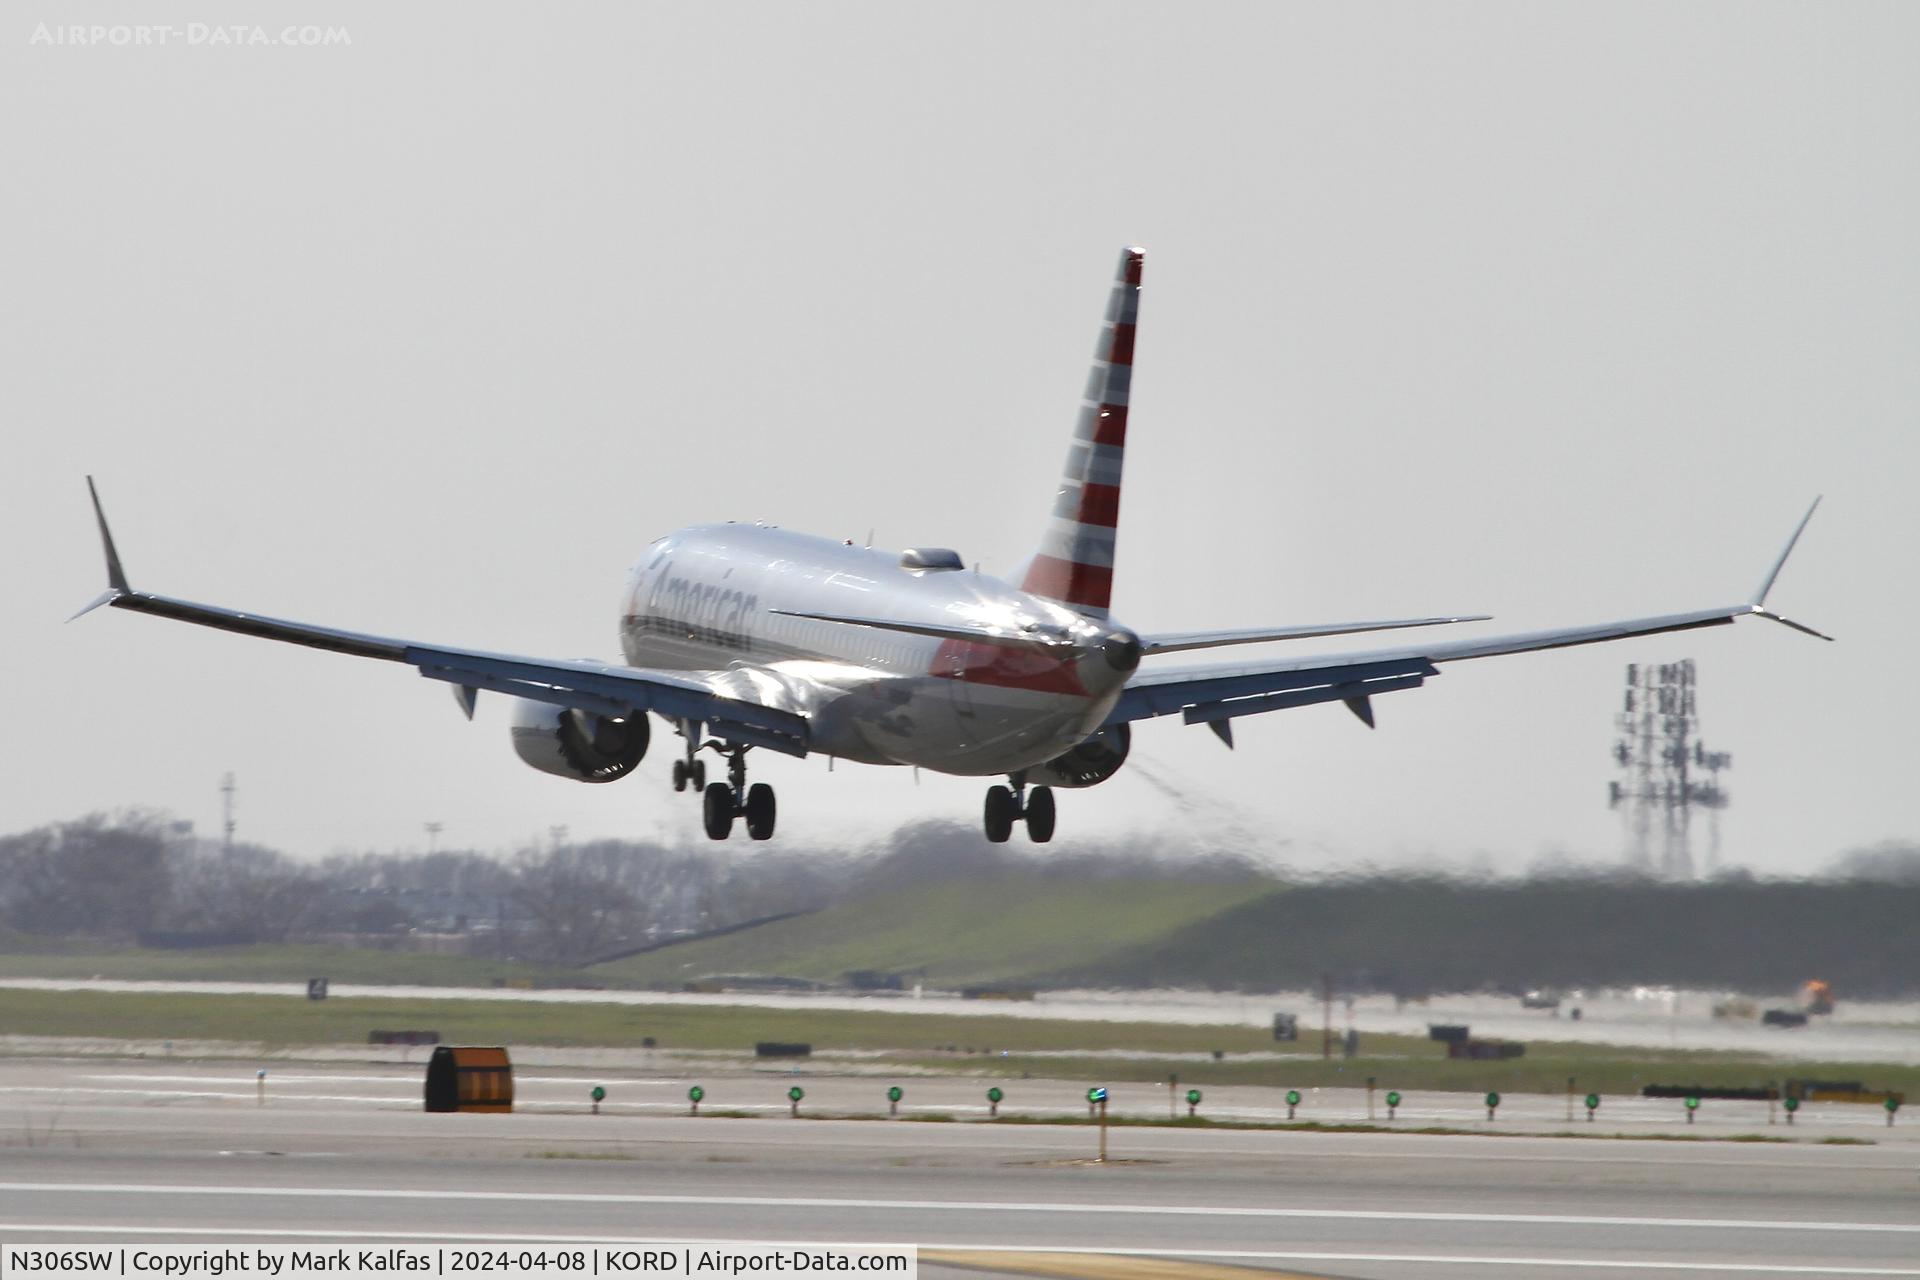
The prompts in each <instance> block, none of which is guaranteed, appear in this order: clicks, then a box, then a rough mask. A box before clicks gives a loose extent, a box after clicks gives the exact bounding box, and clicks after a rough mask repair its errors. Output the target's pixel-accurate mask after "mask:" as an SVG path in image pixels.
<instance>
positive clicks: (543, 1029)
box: [0, 990, 1273, 1070]
mask: <svg viewBox="0 0 1920 1280" xmlns="http://www.w3.org/2000/svg"><path fill="white" fill-rule="evenodd" d="M374 1028H383V1029H396V1030H398V1029H416V1030H427V1031H438V1032H439V1033H440V1034H441V1037H442V1038H443V1039H445V1040H447V1041H449V1042H452V1043H465V1044H521V1045H529V1044H538V1045H594V1046H606V1047H615V1048H618V1047H638V1046H639V1045H640V1044H641V1043H642V1041H643V1039H645V1038H647V1037H652V1038H653V1039H654V1040H655V1041H656V1042H657V1043H658V1045H659V1046H660V1047H661V1048H664V1049H721V1050H735V1051H740V1052H750V1051H751V1050H752V1048H753V1045H754V1042H755V1041H758V1040H786V1041H804V1042H806V1043H810V1044H812V1045H813V1046H814V1049H815V1051H816V1052H832V1051H834V1050H849V1049H881V1050H893V1051H901V1052H912V1053H916V1054H926V1055H929V1056H936V1057H939V1058H940V1060H941V1062H942V1066H943V1068H944V1069H948V1070H951V1069H952V1068H953V1067H954V1066H955V1065H956V1064H960V1063H964V1064H968V1065H979V1064H984V1063H987V1062H989V1061H991V1060H990V1059H988V1058H987V1057H985V1056H984V1053H985V1051H986V1050H987V1049H990V1048H991V1049H994V1050H996V1051H998V1050H1001V1049H1005V1050H1020V1051H1022V1052H1032V1051H1059V1050H1069V1049H1127V1050H1133V1051H1137V1052H1142V1053H1205V1052H1209V1051H1211V1050H1214V1049H1221V1050H1224V1051H1226V1052H1229V1053H1247V1052H1253V1051H1258V1050H1266V1049H1271V1048H1272V1043H1273V1042H1272V1041H1271V1040H1270V1039H1269V1038H1267V1035H1266V1033H1264V1032H1262V1031H1261V1030H1260V1029H1258V1028H1254V1027H1187V1026H1173V1025H1167V1024H1162V1023H1152V1022H1068V1021H1056V1020H1047V1019H1035V1018H1011V1017H997V1016H993V1015H984V1016H980V1017H972V1016H966V1015H951V1014H906V1013H893V1012H879V1011H874V1012H868V1011H865V1010H852V1011H845V1010H836V1009H754V1008H733V1007H726V1006H701V1005H624V1004H611V1003H601V1002H583V1003H577V1004H576V1003H566V1004H552V1003H544V1002H540V1001H529V1000H434V999H431V998H426V999H418V1000H415V999H387V998H371V997H369V998H347V997H333V998H331V999H327V1000H321V1001H310V1000H306V999H304V998H300V997H296V996H252V995H197V994H182V993H153V994H147V993H139V992H114V991H21V990H0V1030H5V1031H6V1032H8V1033H11V1034H15V1035H43V1036H94V1037H100V1036H104V1037H111V1038H120V1039H140V1040H238V1041H245V1042H248V1043H258V1044H269V1045H301V1044H338V1043H362V1044H364V1043H365V1042H366V1038H367V1032H368V1031H370V1030H373V1029H374ZM949 1044H951V1045H956V1046H959V1047H960V1048H962V1049H965V1048H973V1049H978V1050H981V1053H976V1054H973V1055H970V1056H969V1055H964V1054H944V1052H943V1050H944V1046H946V1045H949Z"/></svg>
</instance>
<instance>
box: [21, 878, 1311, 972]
mask: <svg viewBox="0 0 1920 1280" xmlns="http://www.w3.org/2000/svg"><path fill="white" fill-rule="evenodd" d="M1272 889H1273V886H1272V884H1271V883H1269V882H1264V881H1261V882H1247V883H1242V884H1179V883H1175V882H1172V881H1160V880H1097V881H1076V880H1062V879H1050V878H1043V877H1039V876H1033V875H1027V874H1023V873H1012V872H1010V873H1007V874H1004V875H999V876H994V877H991V878H987V879H981V880H972V881H966V882H955V883H946V884H929V885H920V886H916V887H913V888H910V889H902V890H897V891H893V892H888V893H880V894H875V895H873V896H870V897H865V898H860V899H857V900H855V901H852V902H848V903H843V904H841V905H839V906H835V907H829V908H827V909H826V910H823V911H819V912H815V913H812V914H810V915H806V916H798V917H794V918H791V919H787V920H780V921H776V922H774V923H772V924H767V925H762V926H759V927H757V928H753V929H747V930H743V931H742V932H739V933H734V934H727V935H723V936H720V937H714V938H705V939H699V940H695V941H689V942H685V943H679V944H675V945H672V946H668V947H665V948H663V949H661V950H659V951H654V952H649V953H647V954H645V955H640V956H633V957H630V958H628V959H625V960H618V961H614V962H612V963H610V964H603V965H596V966H593V967H591V968H586V969H565V968H552V967H543V966H540V965H534V964H525V963H520V962H517V961H510V960H496V959H490V958H487V957H483V956H459V955H429V954H423V953H417V952H408V951H381V950H374V949H363V948H355V947H340V946H319V945H297V944H287V945H272V946H268V945H262V946H245V947H203V948H194V949H188V950H151V949H141V948H127V949H124V950H116V951H101V950H99V949H98V944H95V943H85V942H79V943H75V942H69V941H67V940H64V939H57V938H43V937H37V936H35V935H32V934H23V933H11V932H9V933H0V977H3V978H93V977H100V978H113V979H122V980H129V981H137V980H142V979H145V980H149V981H176V982H304V981H306V980H307V979H308V978H317V977H326V978H328V979H331V980H332V981H334V982H345V983H384V984H389V985H399V986H459V987H487V986H492V985H494V984H495V983H496V982H498V981H509V982H532V983H534V984H535V985H538V986H599V987H621V988H647V987H653V988H665V989H669V990H678V989H680V988H681V987H682V986H683V985H685V984H686V983H687V982H688V981H690V980H692V979H695V978H702V977H708V976H712V975H727V974H758V975H779V976H783V977H797V978H809V979H812V980H814V981H818V982H827V983H840V982H844V981H845V979H846V975H847V974H848V973H849V972H850V971H852V970H855V969H874V970H879V971H881V972H886V973H907V974H912V975H914V977H915V978H916V979H917V980H920V981H924V982H926V983H927V984H929V985H931V986H947V987H955V986H964V985H968V984H973V983H1004V984H1009V985H1018V984H1024V983H1029V982H1031V981H1033V980H1034V979H1036V978H1039V977H1041V976H1043V975H1045V974H1048V973H1052V972H1056V971H1059V970H1062V969H1065V968H1067V967H1069V966H1073V965H1086V966H1090V967H1092V968H1093V969H1094V970H1096V971H1097V969H1098V966H1099V964H1100V962H1101V961H1102V959H1103V958H1105V957H1108V956H1117V955H1119V954H1121V953H1122V952H1127V951H1132V950H1136V949H1139V948H1142V947H1148V948H1150V947H1152V946H1153V945H1155V944H1156V943H1157V942H1158V941H1160V940H1162V939H1165V938H1169V937H1172V936H1174V935H1175V934H1178V933H1180V932H1181V931H1182V930H1186V929H1188V928H1191V927H1192V926H1194V925H1196V924H1199V923H1201V922H1203V921H1205V920H1206V919H1208V918H1209V917H1212V916H1214V915H1217V914H1219V913H1220V912H1222V911H1225V910H1227V909H1229V908H1232V907H1236V906H1240V905H1243V904H1245V903H1248V902H1251V901H1252V900H1254V899H1255V898H1258V897H1260V896H1261V895H1263V894H1265V893H1269V892H1271V891H1272Z"/></svg>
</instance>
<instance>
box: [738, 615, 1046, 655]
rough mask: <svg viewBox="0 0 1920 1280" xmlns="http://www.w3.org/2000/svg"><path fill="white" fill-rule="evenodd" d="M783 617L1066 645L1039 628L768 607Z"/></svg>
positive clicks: (1021, 645)
mask: <svg viewBox="0 0 1920 1280" xmlns="http://www.w3.org/2000/svg"><path fill="white" fill-rule="evenodd" d="M767 612H768V613H772V614H778V615H779V616H780V617H783V618H811V619H813V620H814V621H815V622H839V623H844V624H845V625H847V626H850V627H872V628H873V629H874V630H876V631H900V632H904V633H905V634H907V635H910V636H932V637H934V638H935V639H937V640H971V641H973V642H974V643H975V644H991V645H999V646H1001V647H1002V648H1007V649H1050V648H1053V647H1054V646H1056V645H1063V644H1070V643H1071V640H1070V639H1069V638H1068V637H1067V636H1066V635H1064V634H1060V635H1051V634H1048V633H1047V632H1042V631H1029V632H1015V631H997V630H994V629H993V628H990V627H969V626H950V625H948V624H946V623H940V622H907V621H904V620H902V619H899V618H862V617H856V616H854V615H853V614H847V613H807V612H804V611H802V610H799V609H769V610H767Z"/></svg>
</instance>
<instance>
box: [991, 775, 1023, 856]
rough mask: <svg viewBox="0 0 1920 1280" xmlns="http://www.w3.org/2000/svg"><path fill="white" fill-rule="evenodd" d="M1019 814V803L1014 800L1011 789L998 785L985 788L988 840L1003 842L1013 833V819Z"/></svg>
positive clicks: (997, 842)
mask: <svg viewBox="0 0 1920 1280" xmlns="http://www.w3.org/2000/svg"><path fill="white" fill-rule="evenodd" d="M1019 816H1020V815H1019V805H1018V804H1017V803H1016V802H1015V801H1014V798H1013V792H1012V791H1010V790H1008V789H1007V788H1006V787H1000V786H993V787H988V788H987V807H986V813H985V818H986V827H987V839H988V840H989V841H990V842H992V843H994V844H1005V843H1006V842H1007V837H1008V836H1010V835H1012V834H1013V820H1014V819H1015V818H1017V817H1019Z"/></svg>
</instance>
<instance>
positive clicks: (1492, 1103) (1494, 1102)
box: [1487, 1093, 1500, 1110]
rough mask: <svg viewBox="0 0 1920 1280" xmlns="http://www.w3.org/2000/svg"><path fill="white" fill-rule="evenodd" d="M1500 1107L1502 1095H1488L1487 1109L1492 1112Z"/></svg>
mask: <svg viewBox="0 0 1920 1280" xmlns="http://www.w3.org/2000/svg"><path fill="white" fill-rule="evenodd" d="M1499 1105H1500V1095H1499V1094H1497V1093H1490V1094H1488V1095H1487V1109H1488V1110H1492V1109H1493V1108H1495V1107H1497V1106H1499Z"/></svg>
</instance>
